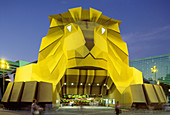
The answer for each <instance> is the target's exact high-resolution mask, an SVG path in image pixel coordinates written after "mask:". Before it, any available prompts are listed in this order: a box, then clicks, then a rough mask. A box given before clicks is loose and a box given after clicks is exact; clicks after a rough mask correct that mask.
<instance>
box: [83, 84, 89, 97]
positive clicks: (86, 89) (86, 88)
mask: <svg viewBox="0 0 170 115" xmlns="http://www.w3.org/2000/svg"><path fill="white" fill-rule="evenodd" d="M84 94H87V95H90V86H86V87H85V88H84Z"/></svg>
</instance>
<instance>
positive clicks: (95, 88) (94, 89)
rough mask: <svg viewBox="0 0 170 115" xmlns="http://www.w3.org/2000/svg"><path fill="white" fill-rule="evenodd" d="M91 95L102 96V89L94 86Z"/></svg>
mask: <svg viewBox="0 0 170 115" xmlns="http://www.w3.org/2000/svg"><path fill="white" fill-rule="evenodd" d="M91 94H96V95H99V94H100V87H99V86H93V87H92V90H91Z"/></svg>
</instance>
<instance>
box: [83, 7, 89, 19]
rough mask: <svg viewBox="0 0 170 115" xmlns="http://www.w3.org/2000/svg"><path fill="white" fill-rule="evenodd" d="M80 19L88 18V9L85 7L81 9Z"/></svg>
mask: <svg viewBox="0 0 170 115" xmlns="http://www.w3.org/2000/svg"><path fill="white" fill-rule="evenodd" d="M81 20H90V11H89V10H87V9H82V13H81Z"/></svg>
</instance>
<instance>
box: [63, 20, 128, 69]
mask: <svg viewBox="0 0 170 115" xmlns="http://www.w3.org/2000/svg"><path fill="white" fill-rule="evenodd" d="M116 34H117V35H116ZM115 35H116V36H115ZM119 37H120V33H118V32H116V31H112V30H109V31H108V30H107V27H105V26H103V25H101V24H98V23H95V22H90V21H77V22H74V23H70V24H68V25H66V26H65V27H64V36H63V38H64V39H65V46H66V50H67V56H68V68H74V67H84V66H88V67H98V68H103V69H106V70H107V61H108V58H109V53H114V54H112V55H115V56H116V57H117V58H118V59H120V60H124V59H125V58H127V57H128V55H127V54H124V53H123V51H122V50H121V48H122V47H124V48H126V47H127V46H126V43H124V42H123V40H122V39H121V38H119ZM114 42H115V43H114ZM116 42H117V43H119V42H122V43H123V44H122V46H120V47H118V46H116ZM113 45H115V46H113ZM117 50H119V52H122V54H121V56H120V55H118V53H117V52H116V51H117Z"/></svg>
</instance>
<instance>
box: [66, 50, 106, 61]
mask: <svg viewBox="0 0 170 115" xmlns="http://www.w3.org/2000/svg"><path fill="white" fill-rule="evenodd" d="M88 56H91V57H93V59H95V60H104V61H106V62H107V60H106V59H104V58H96V57H94V56H93V54H92V53H90V52H89V53H88V54H87V55H86V56H85V57H73V58H70V59H68V60H71V59H86V58H87V57H88Z"/></svg>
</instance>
